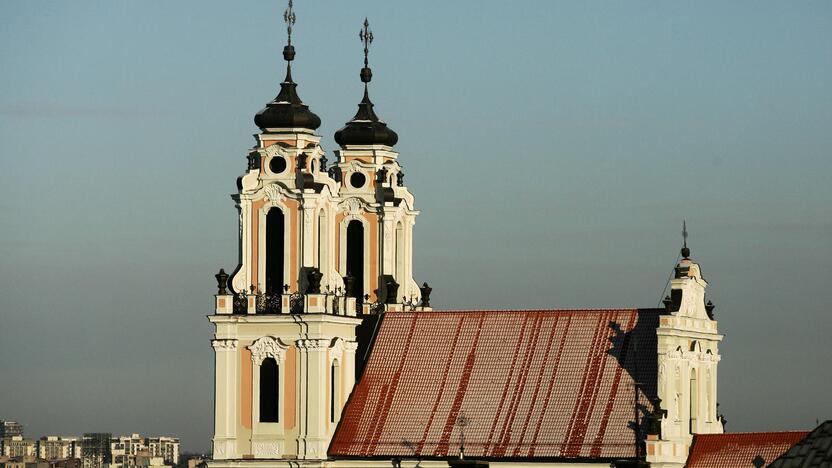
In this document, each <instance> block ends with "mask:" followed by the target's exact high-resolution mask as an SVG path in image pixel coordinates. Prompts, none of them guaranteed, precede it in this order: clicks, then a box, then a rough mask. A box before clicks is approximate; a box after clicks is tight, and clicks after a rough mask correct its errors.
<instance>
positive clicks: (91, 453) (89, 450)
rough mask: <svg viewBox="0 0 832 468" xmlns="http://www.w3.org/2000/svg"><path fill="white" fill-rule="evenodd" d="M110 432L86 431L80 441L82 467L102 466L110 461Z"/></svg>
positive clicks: (93, 467)
mask: <svg viewBox="0 0 832 468" xmlns="http://www.w3.org/2000/svg"><path fill="white" fill-rule="evenodd" d="M111 439H112V434H110V433H109V432H88V433H86V434H84V438H83V440H82V441H81V466H82V468H104V465H105V464H110V463H112V452H111V450H110V442H111Z"/></svg>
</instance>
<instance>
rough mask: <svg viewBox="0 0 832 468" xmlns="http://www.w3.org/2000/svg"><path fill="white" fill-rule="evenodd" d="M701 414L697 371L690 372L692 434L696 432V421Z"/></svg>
mask: <svg viewBox="0 0 832 468" xmlns="http://www.w3.org/2000/svg"><path fill="white" fill-rule="evenodd" d="M698 414H699V392H698V391H697V386H696V369H691V370H690V433H691V434H693V433H694V432H693V431H694V430H696V419H697V415H698Z"/></svg>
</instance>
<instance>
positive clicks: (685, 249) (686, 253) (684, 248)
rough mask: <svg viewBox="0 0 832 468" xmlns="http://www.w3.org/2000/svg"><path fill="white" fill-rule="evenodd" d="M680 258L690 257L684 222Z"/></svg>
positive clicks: (685, 223)
mask: <svg viewBox="0 0 832 468" xmlns="http://www.w3.org/2000/svg"><path fill="white" fill-rule="evenodd" d="M682 241H683V244H682V257H683V258H689V257H690V249H689V248H688V224H687V221H686V220H684V219H683V220H682Z"/></svg>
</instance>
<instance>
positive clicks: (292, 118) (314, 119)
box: [254, 1, 321, 130]
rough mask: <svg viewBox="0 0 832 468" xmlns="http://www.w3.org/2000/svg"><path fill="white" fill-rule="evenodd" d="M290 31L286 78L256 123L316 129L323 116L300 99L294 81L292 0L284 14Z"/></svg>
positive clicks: (264, 125) (259, 125) (261, 126)
mask: <svg viewBox="0 0 832 468" xmlns="http://www.w3.org/2000/svg"><path fill="white" fill-rule="evenodd" d="M283 19H284V21H285V22H286V26H287V31H288V36H289V39H288V44H287V45H286V46H285V47H283V59H284V60H286V78H285V79H284V80H283V82H282V83H280V93H278V95H277V97H275V98H274V99H273V100H272V101H271V102H269V103H268V104H266V107H264V108H263V110H261V111H260V112H258V113H257V115H255V116H254V123H255V124H256V125H257V126H258V127H260V129H261V130H266V129H270V128H306V129H309V130H315V129H317V128H318V127H320V126H321V118H320V117H318V116H317V115H315V113H314V112H312V111H311V110H309V106H307V105H306V104H304V103H303V101H301V100H300V97H299V96H298V93H297V87H298V85H297V83H295V82H294V81H292V60H294V59H295V47H294V46H293V45H292V25H294V24H295V13H294V11H293V10H292V2H291V1H290V2H289V8H288V9H287V10H286V12H285V13H284V14H283Z"/></svg>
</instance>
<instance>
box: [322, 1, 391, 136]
mask: <svg viewBox="0 0 832 468" xmlns="http://www.w3.org/2000/svg"><path fill="white" fill-rule="evenodd" d="M369 26H370V23H369V21H367V19H366V18H365V19H364V28H363V29H362V30H361V32H360V33H359V37H360V38H361V42H363V43H364V68H362V69H361V75H360V76H361V82H362V83H364V98H363V99H362V100H361V102H360V103H359V104H358V112H356V114H355V117H353V118H352V120H350V121H349V122H347V124H346V125H345V126H344V127H343V128H341V129H340V130H338V131H337V132H335V142H336V143H338V144H339V145H341V147H342V148H343V147H346V146H348V145H386V146H393V145H395V144H396V142H397V141H399V136H398V135H397V134H396V132H394V131H393V129H391V128H389V127H388V126H387V124H386V123H384V122H383V121H381V119H379V118H378V115H376V113H375V111H374V110H373V103H372V101H370V94H369V92H368V90H367V84H368V83H369V82H370V80H372V79H373V72H372V70H370V68H369V67H368V66H367V54H368V52H369V46H370V43H372V42H373V33H372V31H370V28H369Z"/></svg>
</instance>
